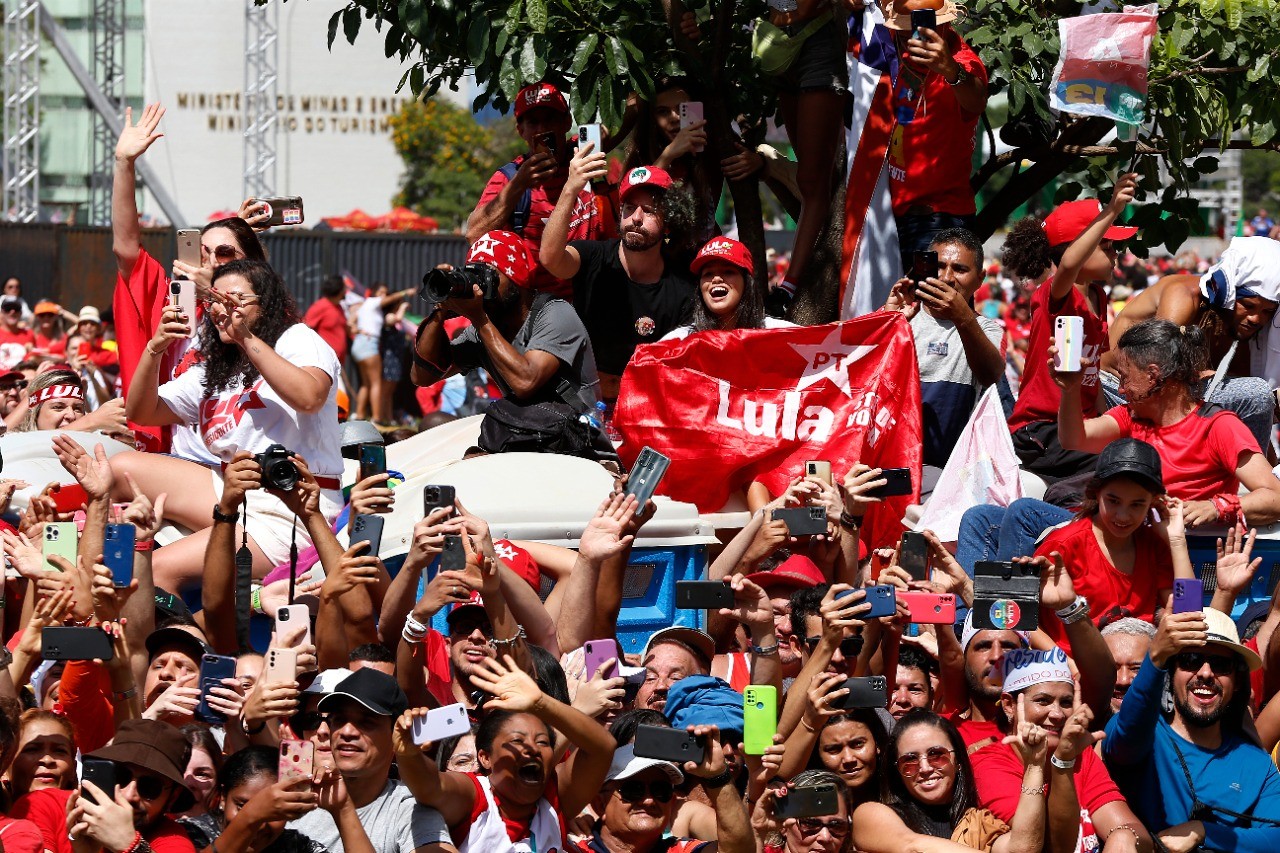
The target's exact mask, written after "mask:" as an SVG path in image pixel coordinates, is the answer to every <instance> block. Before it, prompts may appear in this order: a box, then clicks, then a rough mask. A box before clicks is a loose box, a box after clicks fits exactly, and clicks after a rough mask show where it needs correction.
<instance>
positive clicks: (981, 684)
mask: <svg viewBox="0 0 1280 853" xmlns="http://www.w3.org/2000/svg"><path fill="white" fill-rule="evenodd" d="M939 633H941V632H939ZM1026 647H1027V635H1026V634H1024V633H1022V632H1021V631H979V630H977V629H976V628H974V627H973V611H970V612H969V615H968V616H966V617H965V619H964V626H963V628H962V633H961V635H960V648H961V650H962V653H963V655H964V682H965V687H967V688H968V691H969V706H968V707H967V708H965V709H964V710H962V711H957V712H956V713H954V714H952V715H951V716H950V717H949V718H948V719H950V720H951V722H952V724H953V725H955V727H956V730H957V731H959V732H960V736H961V737H962V738H964V743H965V746H967V747H969V751H970V752H971V753H972V752H974V751H975V750H976V749H981V748H982V747H984V746H987V745H988V744H992V743H998V742H999V741H1000V740H1001V739H1002V738H1003V737H1004V735H1003V734H1002V733H1001V732H1000V726H999V725H998V724H997V723H996V721H997V720H998V719H999V710H1000V694H1001V693H1002V692H1003V690H1004V656H1005V655H1007V654H1008V653H1009V652H1012V651H1015V650H1017V649H1025V648H1026ZM941 651H942V650H941V648H939V654H940V655H941ZM946 677H947V676H946V673H945V672H944V673H943V680H944V682H945V680H946ZM944 692H945V688H944Z"/></svg>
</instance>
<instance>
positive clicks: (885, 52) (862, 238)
mask: <svg viewBox="0 0 1280 853" xmlns="http://www.w3.org/2000/svg"><path fill="white" fill-rule="evenodd" d="M883 23H884V15H883V14H882V13H881V11H880V9H879V7H878V6H876V5H875V4H869V5H867V6H866V7H864V8H863V9H860V10H858V11H856V12H854V13H853V14H851V15H850V16H849V51H848V53H847V55H846V59H847V61H848V65H849V91H850V92H851V93H852V95H853V97H852V101H853V121H852V122H851V124H850V127H849V130H848V133H847V134H846V138H845V150H846V158H847V162H846V164H845V165H846V167H847V169H846V174H847V175H848V176H849V180H848V187H847V188H846V190H845V201H844V207H845V228H844V242H843V247H842V253H841V254H842V257H841V265H840V316H841V317H842V318H844V319H846V320H847V319H852V318H853V317H861V316H862V315H863V314H870V313H871V312H873V311H878V310H880V306H882V305H884V302H885V300H886V299H888V298H889V290H890V289H891V288H892V287H893V284H894V282H896V281H897V280H898V278H899V276H901V274H902V269H901V267H902V262H901V261H900V260H899V255H898V226H897V223H896V222H895V221H894V218H893V202H892V200H891V199H890V197H889V170H888V168H887V163H888V159H889V158H888V155H889V136H890V133H891V132H892V131H893V82H892V81H893V77H894V75H896V74H897V72H898V53H897V49H896V48H895V47H894V44H893V34H892V33H891V32H890V31H889V30H887V29H885V27H884V26H882V24H883Z"/></svg>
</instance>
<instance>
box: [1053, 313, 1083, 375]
mask: <svg viewBox="0 0 1280 853" xmlns="http://www.w3.org/2000/svg"><path fill="white" fill-rule="evenodd" d="M1053 345H1054V347H1055V348H1056V349H1057V350H1058V351H1057V352H1056V353H1054V356H1053V367H1054V369H1055V370H1057V371H1059V372H1060V373H1079V372H1080V367H1081V364H1080V360H1081V359H1082V358H1084V318H1083V317H1057V318H1055V319H1054V321H1053Z"/></svg>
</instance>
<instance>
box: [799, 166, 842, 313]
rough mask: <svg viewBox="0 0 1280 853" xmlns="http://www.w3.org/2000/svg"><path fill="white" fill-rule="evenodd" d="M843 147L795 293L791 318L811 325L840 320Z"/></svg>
mask: <svg viewBox="0 0 1280 853" xmlns="http://www.w3.org/2000/svg"><path fill="white" fill-rule="evenodd" d="M844 163H845V146H844V142H843V141H841V143H840V147H839V149H838V150H837V151H836V162H835V166H834V168H835V171H836V175H835V177H834V178H833V183H832V186H833V187H834V188H835V192H834V193H832V195H831V208H830V211H829V212H828V214H827V224H826V226H825V227H823V229H822V233H821V234H820V235H818V244H817V246H816V247H815V248H814V251H813V255H812V256H811V257H810V259H809V269H810V270H811V271H812V272H811V273H806V274H805V278H806V279H808V281H807V282H805V283H802V284H801V285H800V288H799V290H798V291H797V292H796V301H795V305H794V306H793V307H792V309H791V319H792V320H793V321H794V322H796V323H803V324H804V325H806V326H812V325H815V324H817V323H830V322H831V321H832V320H838V319H840V261H841V256H842V253H843V250H844V226H845V215H844V195H845V190H846V189H847V187H848V181H847V180H846V179H845V173H844Z"/></svg>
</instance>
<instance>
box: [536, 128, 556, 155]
mask: <svg viewBox="0 0 1280 853" xmlns="http://www.w3.org/2000/svg"><path fill="white" fill-rule="evenodd" d="M533 143H534V153H535V154H536V153H538V149H539V148H540V149H542V150H544V151H546V152H547V153H548V154H551V155H552V156H556V155H558V154H559V153H560V152H559V146H558V140H557V139H556V135H555V134H554V133H551V132H547V133H539V134H538V135H537V136H535V137H534V138H533Z"/></svg>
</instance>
